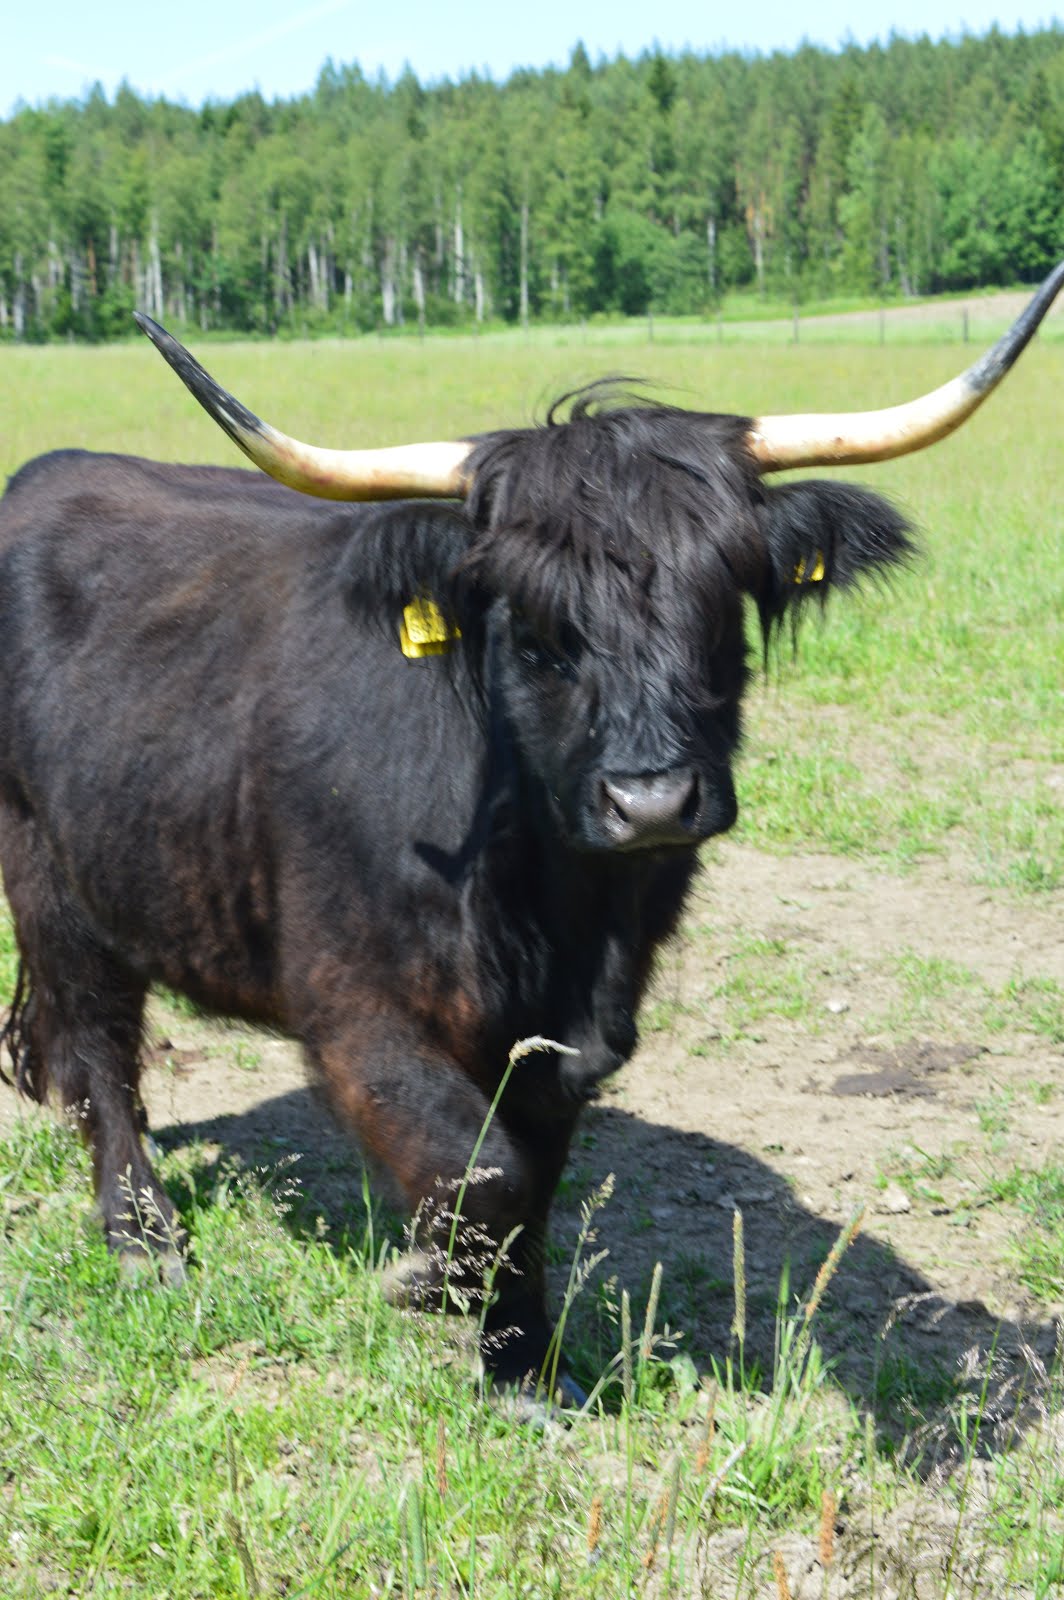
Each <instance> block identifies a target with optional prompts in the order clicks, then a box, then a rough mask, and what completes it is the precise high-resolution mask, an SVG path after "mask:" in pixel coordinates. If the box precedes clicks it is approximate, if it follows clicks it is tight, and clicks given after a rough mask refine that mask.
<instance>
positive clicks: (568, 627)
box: [464, 409, 906, 852]
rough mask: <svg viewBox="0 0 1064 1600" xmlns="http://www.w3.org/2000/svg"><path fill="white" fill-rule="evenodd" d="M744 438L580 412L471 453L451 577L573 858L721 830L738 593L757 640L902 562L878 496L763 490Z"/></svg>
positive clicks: (833, 488) (739, 427)
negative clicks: (833, 592) (840, 588)
mask: <svg viewBox="0 0 1064 1600" xmlns="http://www.w3.org/2000/svg"><path fill="white" fill-rule="evenodd" d="M748 427H749V424H748V422H747V421H746V420H745V419H743V418H732V417H724V418H706V417H699V418H693V417H692V416H691V415H690V414H689V413H683V412H673V411H668V410H661V409H654V410H650V409H624V410H618V411H612V412H611V411H607V412H605V413H600V414H597V415H586V414H582V413H579V412H578V414H577V416H576V418H575V419H574V420H572V421H570V422H569V423H568V424H567V425H565V426H560V427H555V428H550V427H548V428H546V429H540V430H536V431H535V432H532V433H527V434H525V433H519V434H518V433H509V434H503V435H497V436H495V437H494V438H493V439H491V440H487V441H485V442H484V444H483V445H482V446H480V447H478V452H477V457H476V458H475V461H474V485H475V487H474V491H473V494H472V495H471V497H470V513H471V515H472V519H473V526H474V534H473V543H472V547H471V549H470V551H469V553H468V555H467V557H466V561H465V563H464V568H465V572H466V574H467V576H469V577H471V578H472V579H473V580H474V581H475V582H476V583H478V584H479V585H480V586H481V592H482V593H484V594H486V595H488V596H490V597H491V598H490V605H489V611H488V628H487V635H486V640H485V644H486V649H487V666H488V673H487V678H488V683H489V685H490V689H491V692H492V694H493V696H494V697H495V702H496V710H497V711H499V712H501V714H502V715H503V717H504V719H505V722H506V724H507V727H508V729H509V732H510V735H511V738H512V740H513V742H514V744H515V745H516V747H517V749H518V751H519V753H520V757H521V766H522V770H523V772H524V773H525V775H526V777H530V778H531V779H532V780H533V781H534V782H536V783H538V784H539V785H540V786H541V788H542V791H543V796H544V802H545V805H546V808H547V811H548V813H549V814H550V817H551V820H552V821H553V823H554V826H555V827H556V829H557V831H558V832H559V834H560V835H561V836H562V838H564V840H565V841H566V842H567V843H568V844H569V845H571V846H572V847H574V848H577V849H582V850H589V851H623V852H631V851H642V850H665V849H677V848H684V847H688V848H689V847H691V846H693V845H696V844H698V843H699V842H700V841H701V840H703V839H706V838H708V837H709V836H710V835H712V834H715V833H721V832H723V831H724V830H725V829H727V828H729V827H731V825H732V823H733V822H734V821H735V818H736V800H735V789H734V785H733V782H732V772H731V765H732V760H733V757H734V755H735V752H736V749H737V747H738V743H739V736H740V702H741V698H742V693H743V688H744V685H745V682H746V678H747V671H748V669H747V661H746V656H747V650H746V644H745V638H744V619H743V607H744V602H745V600H746V598H752V599H753V600H754V601H755V602H756V604H757V607H758V609H759V611H760V614H761V621H762V625H763V628H764V629H765V630H766V633H768V632H770V631H771V630H772V628H773V626H774V625H775V624H777V623H778V622H779V621H780V620H781V619H782V618H783V616H784V615H785V614H786V613H787V612H788V611H793V609H794V607H795V604H796V603H798V604H800V603H801V601H802V600H803V599H804V598H807V597H808V596H810V595H816V596H818V597H820V596H822V595H823V594H824V593H826V591H827V590H828V588H829V587H830V586H831V585H832V584H833V583H843V584H845V583H848V582H852V581H853V580H854V579H855V578H856V577H858V576H859V575H860V573H861V572H862V570H865V569H867V568H869V567H874V566H877V565H884V564H889V563H890V562H892V561H894V560H897V559H898V557H899V555H901V554H903V553H904V550H905V548H906V542H905V538H904V522H903V520H902V519H901V518H900V517H899V516H898V515H897V513H896V512H894V511H893V510H892V509H891V508H890V507H889V506H888V505H887V504H886V503H885V502H884V501H882V500H880V499H878V497H876V496H873V495H869V494H867V493H865V492H864V491H861V490H855V489H853V488H851V487H850V486H848V485H835V484H818V483H809V482H807V483H804V484H799V485H792V486H789V487H786V488H783V489H775V490H771V489H768V488H767V487H766V486H765V485H764V484H763V483H762V481H761V479H760V478H759V477H758V474H757V472H756V469H755V468H754V465H753V463H752V461H751V459H750V457H749V455H748V453H747V451H746V449H745V446H744V441H745V438H746V435H747V430H748Z"/></svg>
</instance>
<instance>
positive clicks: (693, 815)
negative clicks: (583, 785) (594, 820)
mask: <svg viewBox="0 0 1064 1600" xmlns="http://www.w3.org/2000/svg"><path fill="white" fill-rule="evenodd" d="M699 801H700V788H699V781H698V775H697V773H694V772H692V771H691V770H690V769H689V768H683V769H681V770H679V771H675V772H652V773H638V774H628V773H624V774H621V773H614V774H612V775H611V776H610V777H608V778H603V779H601V781H600V806H601V820H602V822H603V824H604V826H605V827H606V829H607V831H608V832H609V833H610V834H611V835H612V837H613V839H614V841H615V842H616V843H617V844H638V843H653V842H655V841H660V842H662V843H682V842H683V841H684V838H685V835H686V834H687V832H688V831H689V830H690V829H691V828H692V827H693V826H694V824H695V822H696V820H697V817H698V810H699Z"/></svg>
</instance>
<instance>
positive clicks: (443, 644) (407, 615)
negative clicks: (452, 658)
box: [399, 597, 462, 661]
mask: <svg viewBox="0 0 1064 1600" xmlns="http://www.w3.org/2000/svg"><path fill="white" fill-rule="evenodd" d="M461 637H462V635H461V633H460V632H459V630H458V629H457V628H449V627H448V626H447V623H446V621H445V620H444V616H443V612H442V611H441V610H440V608H439V606H438V605H437V604H436V602H435V600H427V599H424V598H421V597H419V598H418V599H415V600H411V602H410V604H409V605H408V606H404V607H403V617H402V621H401V622H400V624H399V643H400V644H401V645H402V647H403V654H404V656H409V658H410V660H411V661H416V660H417V659H418V657H419V656H442V655H444V654H445V653H446V651H448V650H449V649H450V648H451V645H452V644H453V643H454V641H455V639H460V638H461Z"/></svg>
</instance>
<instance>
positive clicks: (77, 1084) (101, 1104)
mask: <svg viewBox="0 0 1064 1600" xmlns="http://www.w3.org/2000/svg"><path fill="white" fill-rule="evenodd" d="M34 835H35V829H34V827H33V824H32V822H29V821H24V820H22V819H19V820H18V823H17V826H14V827H13V826H12V819H11V817H10V815H8V816H7V817H5V818H4V819H3V823H2V825H0V843H2V845H3V865H4V881H5V887H6V889H7V894H8V900H9V902H10V905H11V911H12V915H13V918H14V922H15V932H16V936H17V939H18V946H19V953H20V956H21V960H22V977H21V983H20V988H21V993H20V995H19V1004H18V1006H17V1014H16V1015H14V1016H13V1017H12V1019H11V1021H10V1022H9V1025H8V1035H9V1040H10V1042H11V1044H12V1045H13V1046H14V1047H15V1048H14V1049H13V1050H12V1054H13V1055H14V1056H15V1058H16V1060H15V1068H16V1079H17V1082H18V1084H19V1087H20V1088H22V1089H23V1090H24V1091H25V1092H26V1093H27V1094H29V1095H30V1096H32V1098H34V1099H36V1100H39V1101H42V1102H43V1101H44V1100H45V1099H46V1098H48V1096H49V1093H50V1092H51V1094H53V1095H54V1097H55V1098H56V1099H57V1100H58V1101H59V1103H60V1104H61V1105H62V1106H63V1107H64V1109H65V1110H66V1111H67V1113H68V1115H70V1116H71V1117H72V1118H73V1119H74V1120H75V1122H76V1125H77V1126H78V1128H79V1129H80V1131H81V1132H82V1134H83V1135H84V1137H85V1139H86V1140H87V1142H88V1144H89V1147H90V1150H91V1152H92V1162H93V1171H94V1176H95V1183H96V1197H97V1203H98V1206H99V1210H100V1213H101V1217H102V1220H103V1225H104V1228H105V1231H106V1234H107V1242H108V1244H109V1245H110V1247H111V1248H112V1250H115V1251H117V1252H119V1253H120V1254H121V1255H122V1257H123V1259H124V1261H125V1262H128V1263H129V1265H130V1266H131V1267H134V1266H137V1265H139V1264H143V1263H144V1262H145V1260H146V1259H149V1258H158V1264H159V1266H160V1269H161V1271H162V1272H163V1275H164V1276H165V1277H167V1278H168V1279H171V1280H177V1279H179V1278H180V1277H181V1276H182V1271H183V1269H182V1264H181V1256H180V1244H181V1240H182V1237H183V1236H182V1231H181V1228H180V1225H179V1223H178V1220H177V1213H176V1212H175V1210H174V1207H173V1204H172V1203H171V1201H170V1199H169V1197H168V1196H167V1194H166V1192H165V1190H164V1189H163V1187H162V1185H161V1183H160V1182H159V1180H158V1178H157V1177H156V1175H155V1173H154V1171H153V1170H152V1167H151V1163H150V1162H149V1160H148V1158H147V1155H146V1154H145V1151H144V1146H143V1143H142V1139H141V1135H142V1133H143V1132H144V1131H145V1117H144V1110H143V1106H142V1104H141V1100H140V1093H139V1088H138V1080H139V1067H140V1042H141V1023H142V1017H143V1010H144V998H145V992H146V990H145V984H144V983H143V981H142V980H141V979H140V978H138V977H137V976H136V975H135V974H134V973H132V972H131V971H130V970H129V968H128V967H126V966H125V965H124V964H123V963H121V962H119V961H118V960H117V959H116V958H115V957H114V956H113V955H112V954H111V953H110V952H109V951H108V950H107V949H106V948H105V946H104V945H103V944H102V942H101V941H100V940H99V939H98V938H97V937H96V935H95V934H94V933H93V931H92V929H91V928H90V927H89V925H88V923H87V921H86V919H85V917H84V915H83V914H82V912H81V911H80V909H79V907H78V905H77V903H76V901H75V900H74V899H73V897H72V895H71V894H70V892H69V890H68V889H67V888H66V886H65V884H64V882H63V879H62V877H61V875H60V873H59V871H58V870H57V869H56V867H55V866H54V865H53V863H52V861H51V860H50V858H49V857H48V855H47V854H46V853H45V851H44V850H43V849H42V848H41V847H39V846H38V844H37V841H36V839H35V837H34ZM13 836H14V837H13Z"/></svg>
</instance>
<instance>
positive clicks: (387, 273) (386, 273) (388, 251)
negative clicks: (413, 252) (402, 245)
mask: <svg viewBox="0 0 1064 1600" xmlns="http://www.w3.org/2000/svg"><path fill="white" fill-rule="evenodd" d="M381 316H382V317H383V318H384V326H385V327H386V328H390V327H391V326H392V324H393V323H394V322H395V240H394V239H393V238H391V237H390V236H389V237H388V238H386V239H385V241H384V254H383V255H382V256H381Z"/></svg>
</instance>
